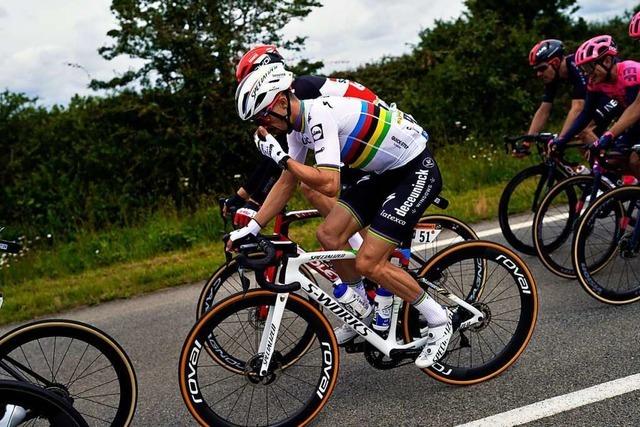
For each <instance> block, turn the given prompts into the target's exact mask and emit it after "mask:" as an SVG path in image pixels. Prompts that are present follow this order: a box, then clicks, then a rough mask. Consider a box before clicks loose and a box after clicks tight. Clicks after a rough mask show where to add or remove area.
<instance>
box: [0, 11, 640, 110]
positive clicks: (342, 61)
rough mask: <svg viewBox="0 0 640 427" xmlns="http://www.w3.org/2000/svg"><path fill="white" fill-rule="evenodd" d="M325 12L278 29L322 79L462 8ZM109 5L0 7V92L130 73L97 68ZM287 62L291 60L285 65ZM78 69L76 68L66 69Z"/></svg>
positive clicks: (113, 66)
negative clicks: (317, 66)
mask: <svg viewBox="0 0 640 427" xmlns="http://www.w3.org/2000/svg"><path fill="white" fill-rule="evenodd" d="M321 3H323V5H324V7H322V8H318V9H316V10H314V11H313V12H312V13H311V14H310V15H309V16H307V18H305V19H304V20H303V21H296V22H292V23H290V24H289V25H288V26H287V27H286V28H285V34H286V35H288V36H295V35H303V36H308V40H307V44H306V49H305V56H306V57H308V58H309V59H311V60H322V61H324V62H325V64H326V68H325V70H324V71H325V72H331V71H332V70H335V69H345V68H352V67H356V66H357V65H360V64H363V63H365V62H368V61H373V60H376V59H379V58H380V57H382V56H383V55H393V56H395V55H400V54H402V53H406V52H408V51H409V50H410V47H411V44H415V43H417V41H418V32H419V31H420V30H422V29H425V28H429V27H431V26H432V25H433V23H434V21H435V20H436V19H449V18H453V17H457V16H459V15H460V13H461V12H462V9H463V7H462V0H428V1H426V0H395V1H394V2H388V1H382V0H321ZM110 4H111V1H110V0H2V1H1V2H0V88H8V89H10V90H12V91H16V92H25V93H27V94H28V95H30V96H37V97H39V98H40V100H41V101H42V103H44V104H46V105H51V104H54V103H62V104H66V103H67V102H68V100H69V98H70V97H71V96H72V95H73V94H75V93H80V94H88V93H91V92H90V91H89V90H88V89H87V88H86V86H87V83H88V82H89V79H90V77H89V76H91V77H93V78H102V79H106V78H109V77H111V76H113V75H114V73H115V72H118V71H124V70H126V69H127V68H128V67H132V66H134V67H135V65H136V62H135V61H133V60H131V59H129V58H118V59H117V60H114V61H105V60H103V59H102V58H101V57H100V56H99V55H98V53H97V52H96V50H97V48H98V47H100V46H102V45H104V44H107V43H109V40H108V38H107V36H106V35H105V34H106V32H107V31H108V30H110V29H112V28H114V27H115V20H114V18H113V16H112V15H111V13H110V10H109V5H110ZM578 4H579V5H580V6H581V9H580V11H579V12H578V15H579V16H583V17H584V18H586V19H588V20H598V19H607V18H609V17H612V16H615V15H617V14H620V13H622V12H623V11H624V10H625V9H630V8H632V7H634V6H635V5H636V4H637V0H608V1H603V0H578ZM292 59H294V58H292ZM68 64H79V65H81V66H82V68H74V67H70V66H69V65H68Z"/></svg>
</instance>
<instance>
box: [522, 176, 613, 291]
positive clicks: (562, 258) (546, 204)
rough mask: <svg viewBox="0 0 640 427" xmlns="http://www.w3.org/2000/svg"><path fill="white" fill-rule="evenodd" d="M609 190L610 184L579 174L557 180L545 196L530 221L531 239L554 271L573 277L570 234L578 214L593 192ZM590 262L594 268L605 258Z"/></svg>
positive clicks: (591, 201) (589, 200) (537, 251)
mask: <svg viewBox="0 0 640 427" xmlns="http://www.w3.org/2000/svg"><path fill="white" fill-rule="evenodd" d="M596 185H597V187H596ZM594 188H596V191H593V189H594ZM610 189H611V184H610V183H609V182H607V181H605V180H596V179H595V178H594V177H593V176H590V175H578V176H573V177H571V178H567V179H565V180H564V181H562V182H560V183H558V184H557V185H556V186H555V187H553V188H552V189H551V191H550V192H549V194H547V196H546V197H545V198H544V200H543V201H542V203H541V204H540V207H539V208H538V212H536V215H535V218H534V221H533V223H534V226H533V241H534V244H535V247H536V253H537V255H538V258H540V261H541V262H542V264H544V266H545V267H547V269H548V270H549V271H551V272H552V273H553V274H556V275H558V276H560V277H564V278H565V279H575V278H576V272H575V270H574V268H573V264H572V262H571V242H572V241H573V233H574V232H575V230H576V227H577V223H578V221H579V218H580V216H581V215H582V214H583V213H584V212H585V211H586V209H587V207H588V206H589V205H590V204H591V203H593V200H591V197H592V195H593V194H594V193H595V195H596V197H600V196H601V195H602V194H604V193H605V192H607V191H609V190H610ZM592 261H593V265H592V266H591V267H592V268H593V269H595V270H597V269H598V268H600V267H602V266H603V265H604V264H606V263H607V257H606V256H605V257H602V258H600V259H594V260H592Z"/></svg>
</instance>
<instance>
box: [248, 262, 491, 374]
mask: <svg viewBox="0 0 640 427" xmlns="http://www.w3.org/2000/svg"><path fill="white" fill-rule="evenodd" d="M355 257H356V254H355V253H354V252H349V251H323V252H307V253H304V254H299V255H298V256H296V257H289V258H288V260H287V265H286V270H285V271H284V275H283V278H284V279H283V281H282V282H281V283H278V282H277V279H276V282H275V283H274V284H275V285H276V286H277V285H278V284H290V283H295V282H298V283H299V284H300V287H301V289H302V291H304V292H305V293H306V294H307V295H309V297H310V298H311V299H313V300H315V301H317V302H318V303H319V304H320V305H321V306H322V307H324V308H326V309H328V310H329V311H330V312H331V313H332V314H333V315H334V316H335V317H336V318H337V319H338V320H340V321H341V322H343V323H346V324H348V325H349V326H351V327H352V328H353V329H354V330H355V331H356V332H357V333H358V335H360V336H361V337H362V338H364V339H365V340H366V341H367V342H369V343H370V344H371V345H373V346H374V347H375V348H377V349H378V350H380V351H381V352H382V353H383V354H384V355H385V356H387V357H391V353H392V352H393V351H403V350H417V349H420V348H422V347H424V345H425V344H426V341H427V336H426V334H425V332H426V330H427V329H428V328H421V330H420V334H421V335H422V338H418V339H417V340H415V341H413V342H410V343H409V344H400V343H399V342H398V339H397V337H396V328H395V325H396V324H397V321H398V315H399V312H400V306H401V304H402V301H401V300H400V299H399V298H397V297H394V300H393V310H392V313H391V322H390V324H391V327H390V328H389V334H388V335H387V338H386V339H385V338H382V337H381V336H380V335H378V334H377V333H376V332H375V331H374V330H373V329H371V328H369V327H368V326H367V325H365V324H364V323H363V322H362V321H361V320H360V319H358V318H357V317H356V316H355V315H353V314H352V313H351V312H350V311H349V310H347V309H346V308H344V307H343V306H342V305H341V304H340V303H339V302H338V301H336V300H335V299H334V298H333V296H332V295H330V294H328V293H326V292H325V291H323V290H322V289H321V288H320V287H318V286H317V285H315V284H314V283H313V282H312V281H311V280H309V279H308V278H307V277H305V275H304V274H302V272H301V271H300V267H301V266H302V265H304V264H307V263H309V262H313V261H328V260H331V261H337V260H341V259H345V260H346V259H354V258H355ZM281 268H282V265H281V266H280V268H279V269H281ZM241 274H243V273H241ZM280 276H282V272H281V271H279V272H278V274H276V277H280ZM423 283H425V284H426V285H428V286H429V287H431V288H432V289H434V290H435V291H436V292H438V293H439V294H440V295H441V296H443V297H445V298H447V299H449V300H451V301H452V302H454V303H455V304H457V305H458V306H461V307H463V308H464V309H465V310H467V311H469V312H470V313H471V314H472V317H471V318H470V319H468V320H466V321H464V322H462V323H461V324H460V328H467V327H469V326H471V325H473V324H476V323H479V322H481V321H482V320H483V317H482V312H480V311H479V310H477V309H476V308H475V307H473V306H472V305H471V304H469V303H467V302H465V301H464V300H462V299H461V298H458V297H457V296H456V295H453V294H451V293H449V292H448V291H446V290H445V289H442V288H440V287H438V286H436V285H434V284H433V283H430V282H428V281H426V280H424V281H423ZM288 298H289V293H279V294H277V298H276V304H275V307H274V308H273V309H270V310H269V314H268V315H267V319H266V322H265V326H264V331H263V333H262V338H261V340H260V346H259V348H258V354H262V355H263V358H262V365H261V367H260V375H266V374H267V372H268V368H269V365H270V363H271V357H272V356H273V351H274V348H275V344H276V340H277V337H278V330H279V329H280V322H281V320H282V315H283V313H284V308H285V306H286V304H287V300H288Z"/></svg>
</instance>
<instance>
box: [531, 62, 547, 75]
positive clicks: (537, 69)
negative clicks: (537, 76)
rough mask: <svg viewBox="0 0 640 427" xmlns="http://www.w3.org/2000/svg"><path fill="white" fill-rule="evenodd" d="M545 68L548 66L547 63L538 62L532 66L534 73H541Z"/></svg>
mask: <svg viewBox="0 0 640 427" xmlns="http://www.w3.org/2000/svg"><path fill="white" fill-rule="evenodd" d="M547 68H549V64H540V65H536V66H535V67H533V72H534V73H542V72H544V71H545V70H546V69H547Z"/></svg>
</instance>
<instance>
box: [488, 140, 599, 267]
mask: <svg viewBox="0 0 640 427" xmlns="http://www.w3.org/2000/svg"><path fill="white" fill-rule="evenodd" d="M554 136H555V135H554V134H552V133H547V132H544V133H538V134H533V135H522V136H516V137H505V150H506V151H507V153H512V152H515V153H517V154H521V155H528V154H530V152H529V149H528V148H525V147H523V146H522V145H520V144H519V143H521V142H534V143H535V145H536V149H537V153H538V156H539V157H540V159H541V162H540V163H539V164H537V165H534V166H530V167H528V168H526V169H523V170H522V171H520V172H519V173H518V174H516V176H514V177H513V178H512V179H511V181H509V182H508V183H507V185H506V186H505V188H504V190H503V191H502V195H501V196H500V202H499V204H498V220H499V222H500V229H501V230H502V234H503V235H504V237H505V239H506V240H507V242H509V244H510V245H511V246H512V247H514V248H515V249H516V250H518V251H520V252H522V253H524V254H527V255H536V249H535V247H534V242H533V239H532V235H531V228H532V226H533V217H534V215H535V213H536V212H537V211H538V207H539V206H540V202H541V201H542V199H543V198H544V197H545V195H546V194H547V193H548V192H549V191H550V190H551V188H552V187H553V186H554V185H555V184H556V183H557V182H560V181H562V180H564V179H566V178H568V177H570V176H575V175H579V174H581V173H589V170H588V169H586V168H579V166H578V164H577V163H571V162H569V161H567V160H566V159H564V157H563V154H562V153H557V152H556V153H552V154H549V153H547V148H546V147H547V144H548V143H549V141H551V140H552V139H553V138H554ZM570 146H572V147H577V146H579V145H578V144H573V145H570ZM523 208H524V209H523Z"/></svg>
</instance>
